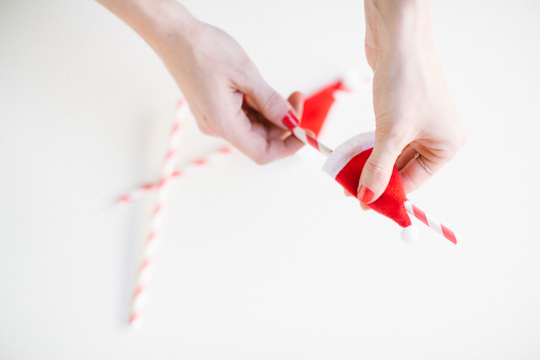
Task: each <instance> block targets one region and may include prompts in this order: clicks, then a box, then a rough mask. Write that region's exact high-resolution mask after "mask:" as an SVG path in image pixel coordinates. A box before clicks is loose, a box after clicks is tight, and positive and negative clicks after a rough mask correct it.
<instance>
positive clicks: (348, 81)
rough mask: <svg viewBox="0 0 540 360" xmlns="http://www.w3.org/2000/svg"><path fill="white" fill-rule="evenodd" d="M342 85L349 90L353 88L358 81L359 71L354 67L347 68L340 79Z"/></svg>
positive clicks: (356, 85)
mask: <svg viewBox="0 0 540 360" xmlns="http://www.w3.org/2000/svg"><path fill="white" fill-rule="evenodd" d="M341 83H342V84H343V86H344V87H345V88H347V89H349V90H355V89H356V88H357V87H358V84H359V83H360V73H359V72H358V70H356V69H349V71H347V72H346V73H345V74H344V75H343V78H342V80H341Z"/></svg>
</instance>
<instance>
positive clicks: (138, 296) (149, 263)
mask: <svg viewBox="0 0 540 360" xmlns="http://www.w3.org/2000/svg"><path fill="white" fill-rule="evenodd" d="M187 111H188V106H187V103H186V102H185V101H182V100H181V101H180V102H179V103H178V109H177V113H176V119H175V122H174V125H173V128H172V131H171V137H170V140H169V147H168V149H167V155H166V156H165V162H164V164H163V172H162V176H161V180H160V181H159V183H158V185H157V188H158V193H157V201H156V205H155V207H154V211H153V213H152V219H151V222H150V231H149V233H148V236H147V237H146V242H145V244H144V250H143V256H142V262H141V266H140V268H139V271H138V276H137V284H136V286H135V293H134V294H133V302H132V308H131V315H130V317H129V324H130V325H132V326H137V325H139V324H140V318H141V313H142V311H143V309H144V304H145V302H146V296H147V293H148V283H149V280H150V276H151V272H152V267H153V260H154V256H155V253H156V243H157V241H156V240H157V238H158V236H159V233H160V231H161V223H162V220H163V208H164V205H165V201H166V199H167V195H168V190H169V184H170V180H171V179H172V178H173V174H174V165H175V160H176V147H177V146H178V142H179V135H180V124H181V120H182V118H183V117H184V116H185V114H186V112H187Z"/></svg>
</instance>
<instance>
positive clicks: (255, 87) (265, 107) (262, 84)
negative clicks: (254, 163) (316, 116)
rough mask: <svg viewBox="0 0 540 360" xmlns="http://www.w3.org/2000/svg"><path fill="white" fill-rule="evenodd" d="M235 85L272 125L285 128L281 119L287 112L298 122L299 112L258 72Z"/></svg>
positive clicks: (294, 98)
mask: <svg viewBox="0 0 540 360" xmlns="http://www.w3.org/2000/svg"><path fill="white" fill-rule="evenodd" d="M237 86H238V90H239V91H241V92H242V93H244V94H245V95H246V102H247V103H248V104H249V105H250V106H251V107H253V108H254V109H256V110H258V111H259V112H260V113H261V114H262V115H263V116H264V117H265V118H266V119H267V120H268V121H270V122H271V123H273V124H274V125H276V126H278V127H281V128H283V129H286V128H287V127H288V126H286V125H284V123H283V119H284V117H285V116H286V115H287V114H288V113H290V114H291V115H292V116H293V119H294V121H296V122H298V119H299V118H300V117H299V116H300V114H298V113H296V111H295V110H294V107H293V106H292V105H291V104H290V103H289V102H288V101H287V100H285V99H284V98H283V97H282V96H281V95H279V94H278V92H277V91H275V90H274V89H273V88H272V87H270V85H268V83H267V82H266V81H265V80H264V79H263V78H262V77H261V75H260V74H259V73H258V72H257V73H256V74H252V75H251V76H248V77H246V78H245V79H244V80H243V82H242V83H239V84H237ZM293 95H294V94H293ZM297 98H298V95H295V96H294V97H293V99H292V100H293V101H297ZM302 102H303V101H302ZM296 125H298V124H296Z"/></svg>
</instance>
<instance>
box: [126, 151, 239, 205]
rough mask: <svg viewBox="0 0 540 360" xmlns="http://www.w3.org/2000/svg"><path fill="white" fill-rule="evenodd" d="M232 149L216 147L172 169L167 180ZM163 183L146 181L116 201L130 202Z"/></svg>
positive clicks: (207, 162)
mask: <svg viewBox="0 0 540 360" xmlns="http://www.w3.org/2000/svg"><path fill="white" fill-rule="evenodd" d="M233 151H234V148H233V147H231V146H224V147H222V148H220V149H217V150H216V151H214V152H212V153H210V154H208V155H207V156H204V157H202V158H199V159H196V160H193V161H191V162H190V163H189V164H187V165H186V166H185V167H183V168H181V169H179V170H175V171H173V173H172V174H171V176H170V178H169V179H168V180H174V179H178V178H181V177H184V176H186V175H189V174H190V173H191V172H193V171H195V169H197V168H200V167H201V166H206V165H208V164H210V163H212V162H213V161H215V160H217V159H218V158H219V157H221V156H223V155H225V154H230V153H231V152H233ZM164 183H166V182H163V181H159V182H157V183H148V184H144V185H141V186H139V187H138V188H136V189H135V190H133V191H131V192H130V193H128V194H126V195H122V196H121V197H120V198H118V202H121V203H130V202H134V201H136V200H139V199H141V198H142V197H143V196H144V195H145V194H146V193H148V192H150V191H153V190H156V189H158V188H159V187H160V185H162V184H164Z"/></svg>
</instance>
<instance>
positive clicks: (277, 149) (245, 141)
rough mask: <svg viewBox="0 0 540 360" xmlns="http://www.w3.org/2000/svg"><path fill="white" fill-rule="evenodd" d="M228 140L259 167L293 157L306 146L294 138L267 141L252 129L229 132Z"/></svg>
mask: <svg viewBox="0 0 540 360" xmlns="http://www.w3.org/2000/svg"><path fill="white" fill-rule="evenodd" d="M227 140H229V141H230V142H231V144H233V145H234V146H235V147H236V148H237V149H238V150H240V151H241V152H243V153H244V154H246V155H247V156H249V157H250V158H251V159H252V160H253V161H255V162H256V163H257V164H259V165H263V164H267V163H269V162H271V161H274V160H277V159H280V158H283V157H286V156H289V155H292V154H294V153H295V152H297V151H298V150H299V149H300V148H301V147H302V145H304V144H303V143H302V142H301V141H300V140H298V139H296V138H295V137H294V136H289V137H287V138H286V139H284V140H281V139H267V138H266V137H265V136H264V135H261V134H260V133H259V132H257V131H252V130H251V129H250V130H248V131H242V130H240V131H234V132H229V133H228V136H227Z"/></svg>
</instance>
